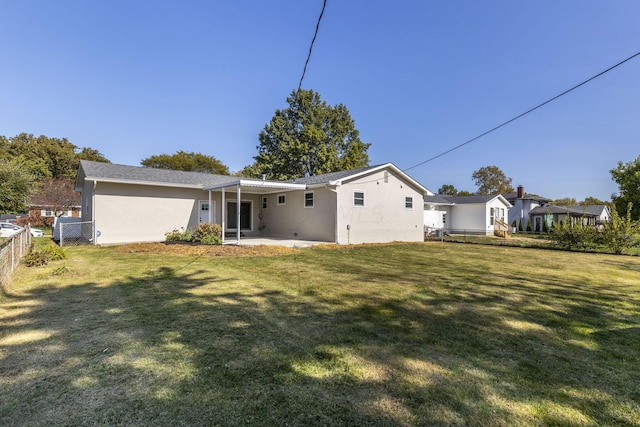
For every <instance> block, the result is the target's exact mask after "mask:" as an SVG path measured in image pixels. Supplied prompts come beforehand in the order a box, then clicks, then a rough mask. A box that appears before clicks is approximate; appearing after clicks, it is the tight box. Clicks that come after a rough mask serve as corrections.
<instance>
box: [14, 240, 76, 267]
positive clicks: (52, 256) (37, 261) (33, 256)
mask: <svg viewBox="0 0 640 427" xmlns="http://www.w3.org/2000/svg"><path fill="white" fill-rule="evenodd" d="M66 257H67V253H66V252H65V250H64V249H62V248H61V247H59V246H51V245H50V246H46V247H45V248H44V249H41V250H39V251H31V252H29V253H28V254H27V255H26V256H25V257H24V263H25V264H26V265H27V267H39V266H43V265H47V264H48V263H49V261H58V260H61V259H65V258H66Z"/></svg>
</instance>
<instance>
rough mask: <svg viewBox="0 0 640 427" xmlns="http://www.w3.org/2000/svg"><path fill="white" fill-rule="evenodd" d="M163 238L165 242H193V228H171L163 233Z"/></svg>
mask: <svg viewBox="0 0 640 427" xmlns="http://www.w3.org/2000/svg"><path fill="white" fill-rule="evenodd" d="M164 236H165V239H166V240H167V242H193V241H194V240H195V236H194V235H193V230H191V229H189V228H187V229H186V230H185V229H184V228H181V229H180V230H171V231H170V232H168V233H165V235H164Z"/></svg>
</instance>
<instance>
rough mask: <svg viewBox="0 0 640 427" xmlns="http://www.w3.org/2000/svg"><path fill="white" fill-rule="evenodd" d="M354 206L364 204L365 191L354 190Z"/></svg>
mask: <svg viewBox="0 0 640 427" xmlns="http://www.w3.org/2000/svg"><path fill="white" fill-rule="evenodd" d="M353 206H364V191H354V192H353Z"/></svg>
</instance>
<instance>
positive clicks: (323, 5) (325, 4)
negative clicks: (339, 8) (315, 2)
mask: <svg viewBox="0 0 640 427" xmlns="http://www.w3.org/2000/svg"><path fill="white" fill-rule="evenodd" d="M325 7H327V0H324V2H323V3H322V10H321V11H320V16H319V17H318V23H317V24H316V31H315V33H313V39H311V45H310V46H309V54H308V55H307V60H306V61H305V63H304V69H303V70H302V77H300V83H298V90H300V88H301V87H302V80H304V75H305V74H306V73H307V65H309V59H311V52H312V51H313V44H314V43H315V42H316V37H317V36H318V30H319V29H320V21H322V15H324V9H325Z"/></svg>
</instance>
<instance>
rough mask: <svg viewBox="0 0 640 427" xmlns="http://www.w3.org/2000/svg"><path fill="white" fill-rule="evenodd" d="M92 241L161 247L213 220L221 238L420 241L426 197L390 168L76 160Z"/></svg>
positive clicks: (422, 189)
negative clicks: (193, 167)
mask: <svg viewBox="0 0 640 427" xmlns="http://www.w3.org/2000/svg"><path fill="white" fill-rule="evenodd" d="M75 189H76V191H78V192H80V193H81V200H82V201H81V207H82V208H81V215H82V220H83V221H88V222H92V223H94V224H95V231H94V238H93V239H92V241H93V242H95V243H97V244H117V243H128V242H154V241H163V240H164V239H165V233H167V232H169V231H171V230H174V229H180V228H185V229H186V228H195V227H197V226H198V224H199V223H201V222H212V223H218V224H220V225H221V226H222V228H223V231H224V233H223V237H224V238H225V239H226V240H227V242H229V241H232V242H235V243H238V244H239V243H240V240H241V238H242V237H282V238H295V239H301V240H318V241H326V242H334V243H340V244H346V243H374V242H390V241H423V239H424V235H423V216H424V215H423V206H422V200H423V198H424V196H425V195H426V194H433V193H431V192H430V191H429V190H428V189H426V188H425V187H423V186H422V185H421V184H420V183H418V182H417V181H415V180H414V179H412V178H411V177H409V176H408V175H407V174H405V173H404V172H402V171H401V170H400V169H398V168H397V167H396V166H394V165H393V164H391V163H387V164H383V165H378V166H371V167H365V168H361V169H356V170H349V171H342V172H334V173H329V174H325V175H318V176H311V177H306V178H300V179H295V180H290V181H270V180H262V179H248V178H241V177H234V176H226V175H213V174H205V173H196V172H181V171H171V170H163V169H153V168H146V167H138V166H127V165H117V164H111V163H99V162H90V161H85V160H83V161H81V162H80V167H79V169H78V177H77V180H76V184H75Z"/></svg>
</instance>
